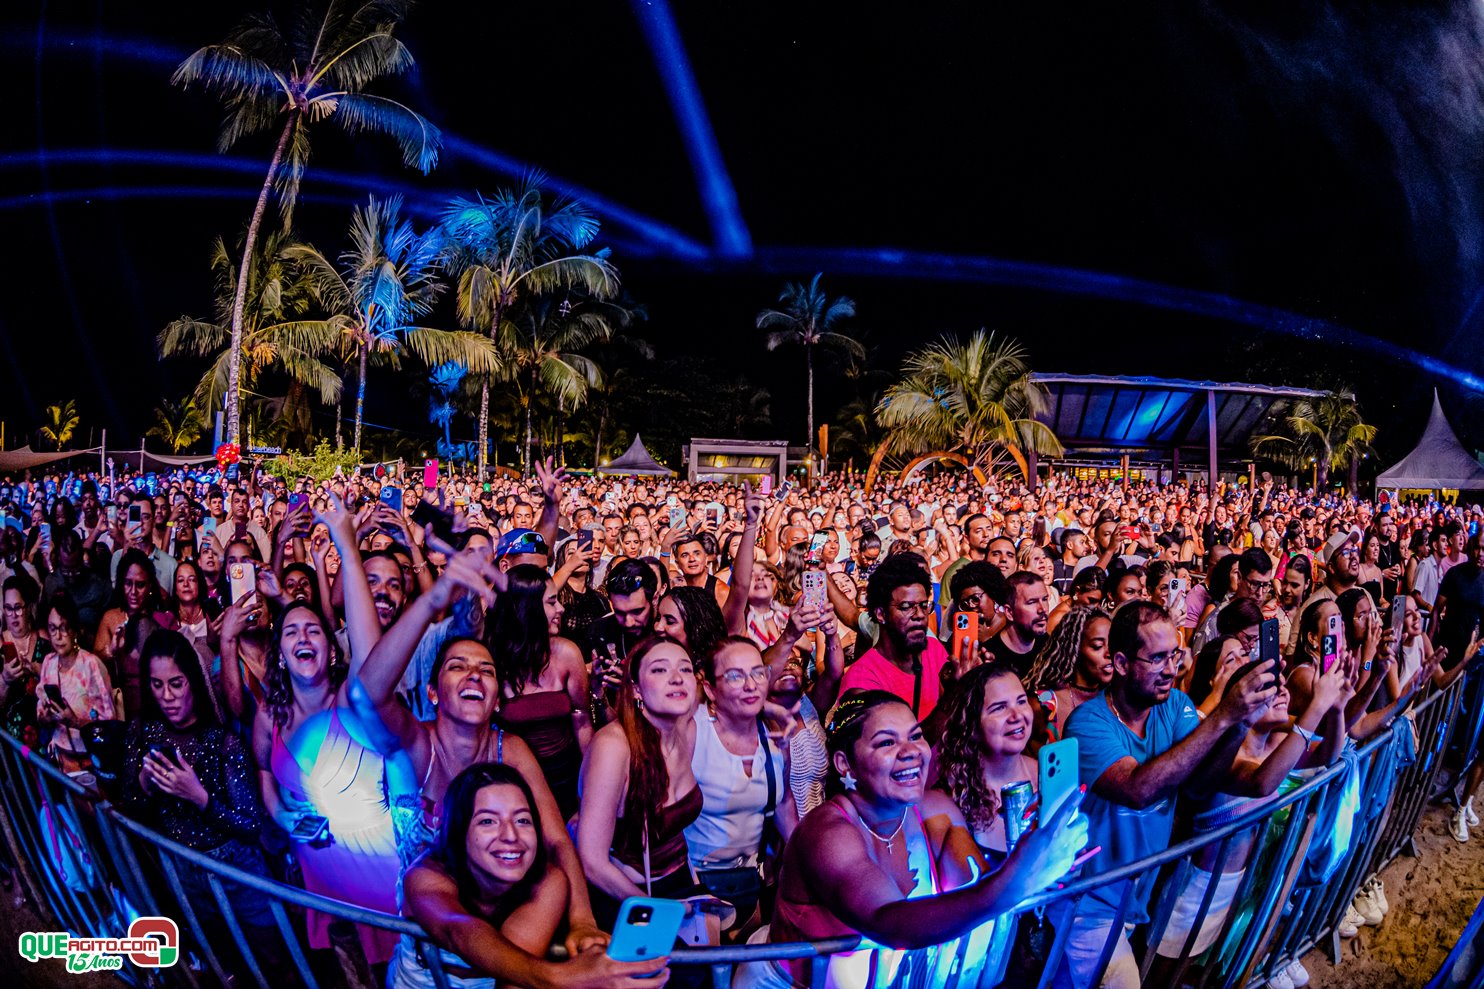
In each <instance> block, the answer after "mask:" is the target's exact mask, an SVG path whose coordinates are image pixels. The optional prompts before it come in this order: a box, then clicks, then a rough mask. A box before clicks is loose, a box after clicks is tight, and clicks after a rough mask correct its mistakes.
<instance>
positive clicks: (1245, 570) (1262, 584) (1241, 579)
mask: <svg viewBox="0 0 1484 989" xmlns="http://www.w3.org/2000/svg"><path fill="white" fill-rule="evenodd" d="M1272 591H1273V560H1272V558H1271V557H1270V556H1268V554H1267V553H1265V552H1263V549H1262V547H1261V546H1252V547H1250V548H1248V549H1244V550H1243V551H1242V555H1241V556H1240V557H1239V558H1238V559H1237V579H1236V580H1235V581H1233V582H1232V590H1231V594H1230V595H1228V597H1227V599H1226V600H1225V601H1223V602H1221V604H1220V605H1219V606H1218V607H1217V608H1216V610H1215V611H1213V612H1211V614H1210V615H1208V616H1207V617H1206V620H1205V621H1204V622H1202V623H1201V626H1200V628H1198V629H1196V632H1195V636H1194V637H1193V638H1192V639H1191V643H1190V648H1191V651H1193V652H1200V651H1201V650H1202V649H1203V648H1205V645H1206V643H1207V642H1210V641H1211V639H1212V638H1213V637H1214V636H1215V635H1216V619H1217V617H1218V616H1219V615H1220V614H1221V612H1222V610H1223V609H1225V608H1226V607H1227V606H1228V605H1230V604H1231V603H1232V602H1233V601H1236V600H1239V599H1241V598H1246V599H1247V600H1249V601H1255V602H1257V604H1258V605H1262V604H1263V603H1264V602H1265V601H1267V599H1268V595H1269V594H1271V593H1272ZM1300 614H1302V612H1300Z"/></svg>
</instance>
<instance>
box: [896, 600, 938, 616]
mask: <svg viewBox="0 0 1484 989" xmlns="http://www.w3.org/2000/svg"><path fill="white" fill-rule="evenodd" d="M892 608H893V609H894V610H895V611H896V612H897V613H898V614H903V615H909V614H913V613H916V614H919V615H925V614H927V613H928V612H929V611H931V610H932V609H933V603H932V602H931V601H903V602H902V603H901V604H894V605H892Z"/></svg>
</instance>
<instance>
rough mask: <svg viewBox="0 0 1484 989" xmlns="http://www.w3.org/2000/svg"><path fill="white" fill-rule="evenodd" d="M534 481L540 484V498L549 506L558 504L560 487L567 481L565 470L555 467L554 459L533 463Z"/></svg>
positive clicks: (560, 493) (560, 496) (549, 458)
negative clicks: (534, 469) (534, 470)
mask: <svg viewBox="0 0 1484 989" xmlns="http://www.w3.org/2000/svg"><path fill="white" fill-rule="evenodd" d="M535 468H536V480H537V481H538V482H540V484H541V496H542V497H543V498H545V499H546V500H547V502H548V503H550V504H560V503H561V500H562V485H563V483H564V482H565V481H566V480H567V469H566V468H565V467H557V466H556V458H554V457H547V458H546V461H545V463H543V462H541V461H540V460H538V461H536V463H535Z"/></svg>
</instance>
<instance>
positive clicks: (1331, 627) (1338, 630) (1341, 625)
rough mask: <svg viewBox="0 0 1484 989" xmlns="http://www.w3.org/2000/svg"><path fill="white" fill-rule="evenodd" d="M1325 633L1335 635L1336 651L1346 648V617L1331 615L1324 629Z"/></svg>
mask: <svg viewBox="0 0 1484 989" xmlns="http://www.w3.org/2000/svg"><path fill="white" fill-rule="evenodd" d="M1324 634H1325V635H1333V636H1334V637H1335V651H1336V652H1338V651H1339V650H1341V649H1344V648H1345V619H1344V617H1343V616H1341V615H1330V616H1329V620H1328V624H1327V625H1326V626H1325V629H1324Z"/></svg>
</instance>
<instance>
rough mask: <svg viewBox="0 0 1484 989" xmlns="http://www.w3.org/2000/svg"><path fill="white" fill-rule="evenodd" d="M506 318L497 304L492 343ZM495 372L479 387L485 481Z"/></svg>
mask: <svg viewBox="0 0 1484 989" xmlns="http://www.w3.org/2000/svg"><path fill="white" fill-rule="evenodd" d="M504 318H505V306H504V305H503V304H502V303H500V302H496V303H495V312H494V317H493V318H492V319H491V320H490V342H491V343H493V342H494V341H495V337H496V335H497V334H499V332H500V321H501V320H503V319H504ZM493 373H494V372H491V373H490V374H486V375H485V376H484V381H482V382H481V383H480V385H479V479H480V480H481V481H483V480H484V467H485V462H486V459H487V457H486V451H488V450H489V448H490V378H491V377H492V376H493Z"/></svg>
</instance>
